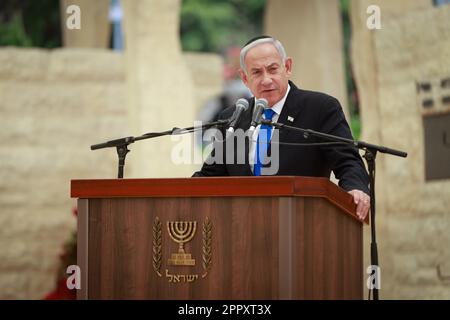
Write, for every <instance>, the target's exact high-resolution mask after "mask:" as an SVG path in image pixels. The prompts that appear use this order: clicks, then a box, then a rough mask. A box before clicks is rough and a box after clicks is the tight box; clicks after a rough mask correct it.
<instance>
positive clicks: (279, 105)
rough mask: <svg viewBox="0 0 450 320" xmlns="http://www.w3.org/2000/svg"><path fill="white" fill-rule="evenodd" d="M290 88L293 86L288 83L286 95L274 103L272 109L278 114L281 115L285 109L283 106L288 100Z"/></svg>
mask: <svg viewBox="0 0 450 320" xmlns="http://www.w3.org/2000/svg"><path fill="white" fill-rule="evenodd" d="M289 90H291V86H290V85H289V84H288V87H287V90H286V94H285V95H284V97H283V98H282V99H281V100H280V101H278V102H277V103H275V104H274V105H273V107H272V110H273V111H275V112H276V113H277V114H278V115H280V114H281V110H283V106H284V103H285V102H286V99H287V95H288V93H289Z"/></svg>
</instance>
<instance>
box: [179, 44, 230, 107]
mask: <svg viewBox="0 0 450 320" xmlns="http://www.w3.org/2000/svg"><path fill="white" fill-rule="evenodd" d="M183 58H184V59H185V61H186V65H187V66H188V68H189V71H190V73H191V76H192V81H193V84H194V91H195V109H196V112H197V113H198V112H199V111H200V109H201V107H203V106H204V105H205V103H206V102H207V101H208V100H210V99H212V98H214V97H217V96H219V95H220V94H221V93H222V91H223V85H224V83H223V82H224V81H223V64H224V63H223V58H222V57H221V56H220V55H218V54H212V53H193V52H186V53H183Z"/></svg>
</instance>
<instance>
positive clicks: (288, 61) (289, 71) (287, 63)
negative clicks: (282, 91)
mask: <svg viewBox="0 0 450 320" xmlns="http://www.w3.org/2000/svg"><path fill="white" fill-rule="evenodd" d="M284 67H285V68H286V74H287V75H288V76H290V75H291V74H292V58H291V57H287V58H286V59H285V60H284Z"/></svg>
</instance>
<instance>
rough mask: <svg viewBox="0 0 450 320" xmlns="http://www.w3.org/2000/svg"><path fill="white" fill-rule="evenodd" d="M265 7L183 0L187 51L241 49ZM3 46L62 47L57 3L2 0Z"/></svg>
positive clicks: (256, 2) (353, 109) (345, 21)
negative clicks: (233, 47) (237, 47)
mask: <svg viewBox="0 0 450 320" xmlns="http://www.w3.org/2000/svg"><path fill="white" fill-rule="evenodd" d="M93 1H94V0H93ZM350 1H351V0H340V5H341V16H342V25H343V33H344V34H343V39H344V50H345V54H344V57H345V61H344V63H345V70H346V84H347V94H348V103H349V106H348V107H349V110H350V113H351V116H352V120H351V127H352V131H353V133H354V135H355V138H358V137H359V132H360V123H359V116H358V115H359V107H358V96H357V90H356V89H357V88H356V87H355V81H354V79H353V73H352V69H351V60H350V43H351V42H350V40H351V24H350V17H349V11H350ZM265 6H266V0H183V1H182V5H181V13H180V14H181V17H180V18H181V19H180V37H181V43H182V47H183V50H184V51H197V52H215V53H219V54H222V55H225V52H226V50H227V49H228V48H229V47H232V46H239V47H240V46H242V45H243V44H244V43H245V42H246V41H247V40H248V39H250V38H252V37H254V36H256V35H260V34H262V33H263V20H264V9H265ZM0 46H17V47H41V48H48V49H51V48H57V47H61V46H62V34H61V20H60V11H59V0H39V1H36V0H1V1H0Z"/></svg>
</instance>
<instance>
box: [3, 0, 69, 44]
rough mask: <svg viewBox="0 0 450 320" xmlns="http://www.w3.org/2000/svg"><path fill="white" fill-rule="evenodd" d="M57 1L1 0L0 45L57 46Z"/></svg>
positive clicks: (59, 42)
mask: <svg viewBox="0 0 450 320" xmlns="http://www.w3.org/2000/svg"><path fill="white" fill-rule="evenodd" d="M61 43H62V41H61V24H60V17H59V0H39V1H34V0H33V1H32V0H1V1H0V45H3V46H4V45H10V46H18V47H44V48H55V47H60V46H61Z"/></svg>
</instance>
